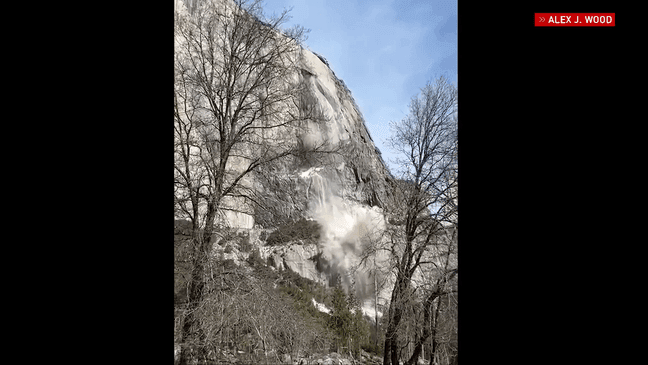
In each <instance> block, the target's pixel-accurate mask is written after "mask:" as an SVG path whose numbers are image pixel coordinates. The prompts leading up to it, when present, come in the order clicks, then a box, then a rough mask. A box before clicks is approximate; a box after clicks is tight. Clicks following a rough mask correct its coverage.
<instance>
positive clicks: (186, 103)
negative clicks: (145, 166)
mask: <svg viewBox="0 0 648 365" xmlns="http://www.w3.org/2000/svg"><path fill="white" fill-rule="evenodd" d="M287 14H288V11H284V12H283V13H281V14H280V15H278V16H275V17H272V18H267V17H265V16H264V14H263V12H262V8H261V1H259V0H251V1H248V0H205V1H201V2H196V3H193V5H192V6H191V12H190V14H182V13H180V12H176V17H175V26H174V36H175V57H174V71H175V72H174V80H175V82H174V136H175V138H174V141H175V142H174V161H175V162H174V172H175V179H174V194H175V195H174V196H175V212H176V214H177V215H178V216H180V217H184V218H188V219H189V220H190V221H191V224H192V237H191V246H192V247H191V254H190V265H191V275H190V278H189V280H188V295H187V297H188V300H187V303H188V304H187V308H186V315H185V316H184V317H183V318H184V324H183V326H182V328H183V330H182V341H185V342H187V341H198V342H200V341H202V340H204V338H205V333H203V332H202V330H201V329H200V328H201V326H198V325H197V319H196V317H195V314H196V313H198V312H197V308H198V306H199V304H200V301H201V300H202V298H203V291H204V287H205V280H206V272H205V263H206V262H207V258H208V255H209V254H210V252H211V245H212V238H213V234H214V229H215V226H216V224H217V223H218V222H219V221H224V220H223V219H222V218H223V216H224V214H225V212H227V211H230V212H234V213H239V214H240V213H244V214H247V215H251V214H252V212H253V209H252V208H251V206H253V205H254V204H260V203H259V199H258V197H256V196H255V189H254V181H253V179H251V176H252V175H253V173H254V172H255V171H258V170H259V169H260V168H261V167H263V166H267V165H269V164H272V163H276V162H277V161H280V160H283V159H287V158H290V157H291V156H295V155H297V154H300V153H304V151H303V147H301V146H299V144H298V140H299V139H298V138H296V137H297V135H299V134H303V133H304V128H306V126H307V125H308V124H309V123H313V122H315V123H319V122H321V121H322V120H324V118H323V117H322V116H321V115H320V114H319V113H317V110H316V109H314V108H311V107H308V106H306V105H304V98H305V95H307V93H308V90H306V88H305V86H304V84H303V83H301V82H300V78H299V72H298V71H299V70H298V68H297V62H298V60H299V57H300V54H301V53H300V52H301V42H302V41H303V39H304V37H305V30H304V29H303V28H302V27H299V26H296V27H293V28H290V29H282V28H281V27H282V25H283V24H284V23H285V22H286V20H287V19H288V15H287ZM325 144H326V141H323V142H321V143H320V144H319V145H316V146H310V147H312V148H311V150H313V151H317V150H320V149H323V148H324V146H325ZM183 359H185V357H183ZM185 360H186V359H185ZM185 360H183V361H185Z"/></svg>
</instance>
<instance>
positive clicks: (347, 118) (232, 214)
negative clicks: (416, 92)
mask: <svg viewBox="0 0 648 365" xmlns="http://www.w3.org/2000/svg"><path fill="white" fill-rule="evenodd" d="M174 1H175V9H176V12H177V13H178V14H180V16H185V17H191V16H192V9H194V8H195V7H196V6H198V5H199V3H200V2H199V1H196V0H185V1H178V0H174ZM205 1H207V0H205ZM216 1H229V0H216ZM293 60H294V62H295V63H296V64H297V69H298V72H297V74H296V75H294V77H295V78H296V79H297V80H298V81H299V82H300V83H301V84H302V85H304V86H305V90H306V92H305V94H304V100H306V102H307V104H308V105H306V107H307V108H313V109H316V110H318V111H319V112H320V113H321V114H322V115H323V116H324V119H325V121H324V122H323V123H312V124H310V125H308V126H307V128H306V129H301V130H295V131H292V132H290V133H289V135H290V136H294V138H297V139H298V140H299V141H298V142H299V144H300V145H302V146H304V148H306V149H308V148H310V147H311V146H315V145H318V144H320V143H322V142H324V141H326V142H327V143H328V144H329V145H330V146H332V147H334V148H335V149H336V152H335V153H330V154H325V155H322V156H319V157H318V158H308V157H305V158H297V159H288V160H286V161H285V162H283V163H279V164H273V165H272V166H271V168H269V169H261V170H260V172H259V173H256V174H250V175H249V176H247V177H246V181H245V184H246V185H247V186H249V187H250V188H251V189H253V190H255V191H256V193H257V194H258V195H259V196H262V197H263V200H264V201H263V203H264V205H265V206H266V207H268V208H270V209H265V210H264V209H259V208H258V207H257V206H252V205H250V204H249V203H248V202H246V201H244V200H240V199H239V200H236V199H228V200H226V201H224V204H226V205H227V208H230V209H231V210H228V211H226V213H225V215H226V219H225V220H224V221H222V222H221V224H223V225H226V226H229V227H231V228H234V229H237V230H239V231H247V232H248V234H249V240H250V243H251V244H252V245H253V246H255V247H257V248H258V249H259V253H260V255H261V258H262V259H264V260H268V258H272V260H271V262H273V263H274V267H275V268H276V269H277V270H283V269H286V268H290V269H291V270H292V271H294V272H297V273H299V274H300V275H301V276H303V277H306V278H309V279H312V280H315V281H319V282H322V283H328V282H329V281H330V279H331V277H332V275H333V274H334V273H340V274H342V273H345V272H347V271H348V269H349V268H350V267H351V266H352V265H354V264H355V263H356V262H357V256H358V254H359V250H360V247H359V243H358V242H359V238H360V237H361V236H366V235H367V234H371V232H373V231H375V230H376V228H381V227H384V224H385V220H384V217H383V213H382V208H383V207H384V206H385V204H386V203H387V201H388V200H389V194H390V191H391V189H390V186H391V185H392V184H394V178H393V177H392V175H391V173H390V172H389V169H388V167H387V166H386V164H385V162H384V161H383V159H382V157H381V153H380V151H379V150H378V148H377V147H376V145H375V144H374V141H373V139H372V137H371V134H370V132H369V130H368V129H367V126H366V123H365V120H364V118H363V116H362V113H361V112H360V109H359V107H358V105H357V104H356V102H355V101H354V98H353V96H352V94H351V91H350V90H349V89H348V87H347V86H346V85H345V83H344V81H343V80H341V79H340V78H338V77H337V76H336V75H335V73H334V71H333V70H332V68H331V66H330V65H329V63H328V62H327V60H326V59H325V57H324V56H322V55H319V54H317V53H315V52H313V51H311V50H309V49H307V48H304V47H302V48H301V49H300V51H299V52H297V54H295V55H294V56H293ZM304 130H307V131H308V132H307V133H304V132H303V131H304ZM279 137H281V138H287V137H288V136H272V137H269V138H279ZM232 168H240V167H237V166H236V165H233V166H232ZM299 220H306V221H316V222H318V223H319V227H320V228H319V229H320V231H321V232H320V234H319V238H318V239H317V240H306V241H305V240H298V239H295V240H294V241H288V242H284V243H283V244H281V245H273V246H271V245H267V242H266V240H265V239H266V238H267V233H269V232H273V231H274V230H276V229H277V227H278V226H279V225H280V224H286V223H290V222H296V221H299ZM215 241H216V242H218V243H219V244H217V245H214V250H215V251H217V252H226V251H229V252H228V253H227V254H225V255H226V256H227V257H230V258H233V259H235V260H236V257H237V256H238V257H240V255H241V254H243V255H247V254H245V253H244V252H243V251H244V250H242V249H241V247H237V246H236V245H230V246H232V247H234V248H232V249H229V250H225V247H226V246H227V242H225V241H224V240H222V237H215ZM352 280H354V281H355V282H356V288H357V290H358V291H359V292H360V293H359V294H360V298H363V299H364V298H368V297H369V291H370V290H371V289H368V288H369V287H370V286H371V285H370V283H369V282H368V277H367V276H366V275H358V276H356V277H355V278H350V277H348V276H346V277H345V279H344V284H345V286H348V285H349V284H350V282H351V281H352ZM372 283H373V282H372Z"/></svg>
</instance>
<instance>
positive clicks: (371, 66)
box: [263, 0, 457, 172]
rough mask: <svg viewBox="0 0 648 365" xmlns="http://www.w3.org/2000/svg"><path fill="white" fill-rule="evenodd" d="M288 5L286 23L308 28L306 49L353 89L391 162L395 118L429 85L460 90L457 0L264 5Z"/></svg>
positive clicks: (270, 1) (279, 3)
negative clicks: (444, 82) (441, 83)
mask: <svg viewBox="0 0 648 365" xmlns="http://www.w3.org/2000/svg"><path fill="white" fill-rule="evenodd" d="M290 7H292V8H293V10H292V11H291V12H290V15H291V16H292V19H290V21H289V22H288V23H287V24H286V26H291V25H294V24H299V25H302V26H303V27H305V28H307V29H310V33H308V39H307V40H306V45H307V46H308V48H310V49H311V50H312V51H314V52H316V53H319V54H320V55H322V56H324V57H325V58H326V59H327V60H328V62H329V65H330V66H331V68H332V69H333V71H335V74H336V75H337V76H338V77H339V78H341V79H342V80H344V83H345V84H346V85H347V86H348V87H349V89H350V90H351V93H352V94H353V97H354V99H355V100H356V103H357V104H358V106H359V107H360V110H361V112H362V114H363V116H364V118H365V122H366V124H367V127H368V128H369V131H370V133H371V136H372V137H373V140H374V142H375V143H376V145H377V146H378V148H379V149H380V151H381V152H382V154H383V158H384V159H385V161H386V162H387V163H388V164H389V159H393V158H394V157H395V155H394V154H393V153H391V151H390V150H389V148H387V146H386V145H385V144H384V140H386V139H387V138H388V137H389V133H390V131H389V121H398V120H401V119H402V118H403V117H404V116H405V115H406V114H407V112H408V104H409V101H410V99H411V98H412V96H414V95H416V94H418V92H419V91H420V88H422V87H423V86H425V83H426V82H427V81H430V80H433V79H435V78H436V77H438V76H441V75H445V76H446V77H448V78H449V80H450V81H451V82H452V83H454V84H455V85H457V0H371V1H369V0H365V1H362V0H265V2H264V6H263V9H264V13H266V15H271V14H273V13H274V14H279V13H280V12H281V11H282V10H283V9H284V8H290ZM390 169H391V170H392V172H395V170H394V169H393V168H392V167H391V164H390Z"/></svg>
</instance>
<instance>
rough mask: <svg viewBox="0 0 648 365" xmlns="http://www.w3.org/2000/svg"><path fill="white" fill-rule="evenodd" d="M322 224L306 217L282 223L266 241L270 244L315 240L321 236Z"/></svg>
mask: <svg viewBox="0 0 648 365" xmlns="http://www.w3.org/2000/svg"><path fill="white" fill-rule="evenodd" d="M320 230H321V226H320V225H319V223H317V222H316V221H307V220H306V219H304V218H301V219H300V220H298V221H296V222H292V223H287V224H282V225H280V226H279V228H277V230H276V231H274V232H272V233H271V234H270V236H268V240H267V241H266V243H267V244H268V245H270V246H276V245H281V244H285V243H287V242H290V241H295V240H314V241H317V240H318V239H319V237H320Z"/></svg>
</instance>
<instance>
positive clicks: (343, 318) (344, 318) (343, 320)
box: [329, 274, 353, 353]
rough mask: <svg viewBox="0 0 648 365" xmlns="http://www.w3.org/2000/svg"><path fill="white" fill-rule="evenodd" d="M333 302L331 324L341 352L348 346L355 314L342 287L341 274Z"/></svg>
mask: <svg viewBox="0 0 648 365" xmlns="http://www.w3.org/2000/svg"><path fill="white" fill-rule="evenodd" d="M332 303H333V308H332V309H331V317H330V319H329V326H330V327H331V329H333V331H334V333H335V342H336V347H337V352H338V353H339V352H340V349H341V348H342V347H347V343H348V342H349V338H350V335H351V332H352V327H353V315H352V313H351V311H350V310H349V304H348V302H347V296H346V294H345V293H344V290H343V289H342V280H341V277H340V276H339V274H338V276H337V280H336V282H335V287H334V288H333V298H332Z"/></svg>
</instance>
